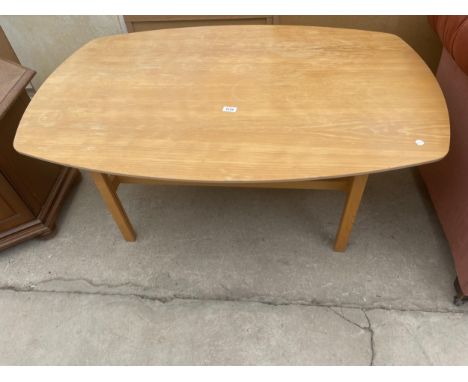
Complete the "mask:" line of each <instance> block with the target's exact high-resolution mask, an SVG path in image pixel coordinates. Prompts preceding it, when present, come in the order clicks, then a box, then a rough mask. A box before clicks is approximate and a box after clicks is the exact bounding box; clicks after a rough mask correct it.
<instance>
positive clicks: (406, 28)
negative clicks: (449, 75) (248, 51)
mask: <svg viewBox="0 0 468 382" xmlns="http://www.w3.org/2000/svg"><path fill="white" fill-rule="evenodd" d="M279 24H293V25H317V26H330V27H340V28H354V29H364V30H372V31H380V32H387V33H393V34H396V35H398V36H400V37H401V38H402V39H403V40H405V41H406V42H407V43H408V44H409V45H411V46H412V47H413V49H414V50H415V51H416V52H418V54H419V55H420V56H421V57H422V58H423V59H424V61H426V63H427V64H428V65H429V67H430V68H431V69H432V71H433V72H435V71H436V69H437V64H438V63H439V59H440V55H441V52H442V44H441V43H440V41H439V39H438V37H437V35H436V34H435V32H434V31H433V30H432V28H431V27H430V26H429V23H428V22H427V17H426V16H279Z"/></svg>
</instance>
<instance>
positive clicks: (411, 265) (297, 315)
mask: <svg viewBox="0 0 468 382" xmlns="http://www.w3.org/2000/svg"><path fill="white" fill-rule="evenodd" d="M119 193H120V195H121V198H122V200H123V203H124V205H125V207H126V209H127V211H128V214H129V216H130V217H131V219H132V221H133V223H134V226H135V228H136V230H137V233H138V240H137V242H136V243H127V242H125V241H124V240H123V239H122V238H121V236H120V234H119V232H118V230H117V228H116V227H115V225H114V223H113V221H112V219H111V217H110V215H109V214H108V213H107V211H106V209H105V208H104V205H103V203H102V201H101V200H100V197H99V195H98V193H97V191H96V190H95V188H94V186H93V184H92V182H91V180H90V179H89V178H88V177H87V176H85V177H84V179H83V181H82V183H81V184H80V186H79V187H78V189H77V191H76V192H75V194H74V195H73V198H72V199H71V200H70V201H69V202H68V204H67V206H66V208H65V209H64V211H63V214H62V217H61V219H60V221H59V226H60V228H59V232H58V234H57V236H56V237H55V238H54V239H52V240H49V241H39V240H33V241H30V242H27V243H24V244H21V245H19V246H16V247H14V248H11V249H8V250H6V251H4V252H2V253H1V255H0V364H41V365H42V364H73V365H76V364H79V365H83V364H163V365H176V364H179V365H180V364H182V365H187V364H190V365H194V364H196V365H198V364H204V365H219V364H226V365H241V364H242V365H243V364H245V365H257V364H258V365H272V364H273V365H296V364H301V365H370V364H374V365H408V364H410V365H421V364H424V365H432V364H442V365H446V364H468V346H467V344H468V330H467V329H468V306H462V307H455V306H454V305H453V304H452V297H453V294H454V291H453V286H452V282H453V279H454V276H455V271H454V267H453V262H452V258H451V256H450V252H449V249H448V245H447V243H446V241H445V239H444V237H443V234H442V232H441V228H440V226H439V223H438V221H437V219H436V216H435V214H434V211H433V209H432V206H431V204H430V202H429V200H428V198H427V195H426V193H425V191H424V188H423V187H422V186H421V184H420V180H419V178H418V176H416V175H415V173H414V172H413V171H411V170H401V171H394V172H389V173H385V174H378V175H373V176H371V177H370V180H369V184H368V188H367V190H366V193H365V195H364V200H363V203H362V205H361V209H360V211H359V214H358V218H357V221H356V224H355V226H354V231H353V235H352V238H351V241H350V245H349V248H348V250H347V251H346V252H345V253H335V252H333V251H332V249H331V246H332V242H333V238H334V235H335V231H336V228H337V224H338V221H339V216H340V212H341V208H342V206H343V203H344V195H342V194H341V193H338V192H334V191H303V190H249V189H221V188H219V189H218V188H195V187H157V186H122V187H121V189H119Z"/></svg>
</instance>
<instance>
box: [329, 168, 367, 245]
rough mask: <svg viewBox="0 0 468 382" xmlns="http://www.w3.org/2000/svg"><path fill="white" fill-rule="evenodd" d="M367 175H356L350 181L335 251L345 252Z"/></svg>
mask: <svg viewBox="0 0 468 382" xmlns="http://www.w3.org/2000/svg"><path fill="white" fill-rule="evenodd" d="M366 183H367V175H357V176H354V177H353V178H352V179H351V181H350V186H349V190H348V196H347V198H346V204H345V207H344V210H343V214H342V215H341V222H340V227H339V228H338V232H337V234H336V240H335V251H337V252H344V251H345V250H346V246H347V245H348V238H349V235H350V234H351V229H352V227H353V223H354V219H355V218H356V213H357V210H358V208H359V204H360V203H361V198H362V194H363V193H364V189H365V188H366Z"/></svg>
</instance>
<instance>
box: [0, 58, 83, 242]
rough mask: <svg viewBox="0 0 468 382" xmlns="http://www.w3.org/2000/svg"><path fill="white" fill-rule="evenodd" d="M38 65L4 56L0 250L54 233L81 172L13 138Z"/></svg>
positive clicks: (0, 76) (1, 75)
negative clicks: (20, 147) (26, 149)
mask: <svg viewBox="0 0 468 382" xmlns="http://www.w3.org/2000/svg"><path fill="white" fill-rule="evenodd" d="M33 75H34V71H32V70H29V69H27V68H24V67H22V66H20V65H18V64H16V63H14V62H11V61H5V60H1V59H0V250H1V249H4V248H7V247H9V246H11V245H13V244H16V243H19V242H21V241H24V240H27V239H29V238H32V237H37V236H43V237H46V236H47V235H50V234H51V233H52V232H53V230H54V226H55V219H56V217H57V214H58V211H59V209H60V206H61V204H62V202H63V200H64V198H65V195H66V194H67V192H68V191H69V189H70V188H71V187H72V186H73V184H74V183H75V182H76V181H77V180H78V179H79V172H78V171H77V170H74V169H70V168H65V167H63V166H58V165H55V164H51V163H46V162H43V161H39V160H36V159H33V158H28V157H26V156H24V155H21V154H19V153H17V152H16V151H15V149H14V148H13V140H14V137H15V134H16V129H17V127H18V124H19V122H20V120H21V117H22V115H23V113H24V111H25V109H26V107H27V105H28V103H29V96H28V95H27V93H26V91H25V86H26V85H27V83H28V82H29V81H30V79H31V78H32V76H33Z"/></svg>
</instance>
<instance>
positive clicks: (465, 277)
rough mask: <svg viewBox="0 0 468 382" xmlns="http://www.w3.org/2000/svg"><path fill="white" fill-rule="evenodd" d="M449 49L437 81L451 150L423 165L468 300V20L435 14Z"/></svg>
mask: <svg viewBox="0 0 468 382" xmlns="http://www.w3.org/2000/svg"><path fill="white" fill-rule="evenodd" d="M429 22H430V23H431V25H432V26H433V28H434V29H435V31H436V32H437V34H438V35H439V37H440V39H441V41H442V43H443V45H444V49H443V52H442V57H441V59H440V63H439V68H438V70H437V80H438V81H439V84H440V87H441V88H442V91H443V93H444V96H445V99H446V101H447V107H448V111H449V116H450V132H451V137H450V150H449V153H448V154H447V156H446V157H445V158H444V159H442V160H441V161H439V162H436V163H432V164H429V165H425V166H421V167H420V172H421V175H422V177H423V179H424V182H425V183H426V185H427V189H428V191H429V193H430V195H431V199H432V202H433V204H434V207H435V209H436V211H437V215H438V216H439V220H440V222H441V224H442V227H443V229H444V232H445V236H446V237H447V239H448V241H449V245H450V248H451V251H452V255H453V258H454V261H455V268H456V272H457V276H458V281H459V284H460V289H461V291H462V293H463V294H464V295H465V296H468V16H430V17H429Z"/></svg>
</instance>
